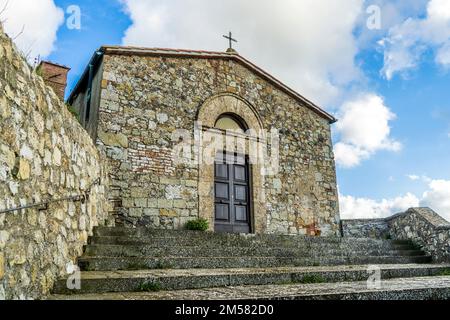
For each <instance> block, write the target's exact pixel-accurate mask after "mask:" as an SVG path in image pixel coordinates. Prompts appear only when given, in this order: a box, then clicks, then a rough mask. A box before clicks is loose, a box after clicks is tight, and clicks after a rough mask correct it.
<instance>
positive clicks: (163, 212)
mask: <svg viewBox="0 0 450 320" xmlns="http://www.w3.org/2000/svg"><path fill="white" fill-rule="evenodd" d="M159 215H160V216H161V217H165V218H175V217H177V216H178V215H177V212H176V211H175V210H171V209H160V210H159Z"/></svg>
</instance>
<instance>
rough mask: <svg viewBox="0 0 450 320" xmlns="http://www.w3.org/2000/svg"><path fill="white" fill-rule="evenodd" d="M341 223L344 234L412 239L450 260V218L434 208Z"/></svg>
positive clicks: (439, 258)
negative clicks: (442, 215) (440, 214)
mask: <svg viewBox="0 0 450 320" xmlns="http://www.w3.org/2000/svg"><path fill="white" fill-rule="evenodd" d="M341 223H342V224H341V226H342V233H343V236H344V237H356V238H366V237H370V238H378V239H380V238H381V239H386V238H392V239H396V240H411V241H412V242H414V243H415V244H416V245H418V246H420V247H421V248H422V249H423V250H424V251H425V252H426V253H428V254H429V255H431V256H432V257H433V261H434V262H450V222H448V221H447V220H445V219H444V218H442V217H441V216H439V215H438V214H437V213H436V212H434V211H433V210H431V209H430V208H411V209H409V210H407V211H406V212H403V213H399V214H396V215H394V216H391V217H389V218H386V219H373V220H362V219H361V220H342V222H341Z"/></svg>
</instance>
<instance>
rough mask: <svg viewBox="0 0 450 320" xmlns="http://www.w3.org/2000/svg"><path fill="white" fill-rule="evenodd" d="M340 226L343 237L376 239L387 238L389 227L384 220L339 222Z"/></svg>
mask: <svg viewBox="0 0 450 320" xmlns="http://www.w3.org/2000/svg"><path fill="white" fill-rule="evenodd" d="M341 225H342V232H343V236H344V237H348V238H376V239H386V238H388V237H389V225H388V223H387V222H386V220H385V219H367V220H364V219H355V220H341Z"/></svg>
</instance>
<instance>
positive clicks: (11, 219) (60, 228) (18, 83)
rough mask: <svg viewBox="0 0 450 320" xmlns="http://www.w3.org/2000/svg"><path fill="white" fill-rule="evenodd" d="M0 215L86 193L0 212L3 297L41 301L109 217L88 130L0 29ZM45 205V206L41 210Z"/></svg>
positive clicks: (103, 175) (97, 158) (102, 172)
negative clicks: (78, 199) (73, 199)
mask: <svg viewBox="0 0 450 320" xmlns="http://www.w3.org/2000/svg"><path fill="white" fill-rule="evenodd" d="M0 92H1V93H0V124H1V125H0V212H1V211H5V210H6V209H11V208H16V207H18V206H24V205H30V204H35V203H40V202H43V201H46V200H47V199H58V198H64V197H67V196H73V195H78V194H82V193H85V192H87V191H89V188H90V186H91V184H92V183H93V182H94V181H95V180H97V179H98V178H100V183H99V184H96V185H94V186H93V187H92V189H91V192H90V196H89V198H88V200H87V201H85V202H84V203H81V202H71V201H61V202H58V203H54V204H51V205H49V206H48V208H47V209H45V210H39V209H37V208H34V209H26V210H21V211H14V212H9V213H0V300H1V299H34V298H42V297H44V296H45V295H46V294H48V293H49V290H50V289H51V288H52V286H53V283H54V281H55V279H57V278H58V277H61V276H63V275H66V274H67V270H66V269H67V267H68V266H70V265H71V264H72V263H74V262H75V259H76V257H78V256H80V255H81V254H82V248H83V245H85V244H86V242H87V238H88V235H89V234H90V233H91V232H92V228H93V227H94V226H96V225H103V224H105V222H106V221H108V218H109V216H108V211H109V210H108V208H107V206H108V204H107V201H106V197H105V193H106V187H107V185H108V179H107V172H106V168H105V167H103V166H102V165H101V161H100V154H99V152H98V150H97V149H96V147H95V145H94V144H93V142H92V140H91V138H90V137H89V135H88V134H87V133H86V132H85V131H84V130H83V128H82V127H81V126H80V125H79V123H78V121H77V120H76V118H75V117H74V116H73V115H72V114H71V113H70V112H69V111H68V110H67V108H66V106H65V105H64V103H63V102H62V101H61V100H59V98H58V97H57V96H56V95H55V93H54V92H53V90H52V89H50V88H49V87H46V86H45V84H44V82H43V80H42V78H41V77H40V76H38V75H36V74H35V73H33V72H32V71H31V69H30V67H29V66H28V64H27V63H26V61H25V60H24V59H23V58H22V57H21V55H20V54H19V53H18V51H17V50H16V48H15V47H14V45H13V44H12V42H11V40H10V39H9V38H8V37H7V36H6V35H5V34H4V33H3V30H2V28H1V26H0ZM41 209H43V208H41Z"/></svg>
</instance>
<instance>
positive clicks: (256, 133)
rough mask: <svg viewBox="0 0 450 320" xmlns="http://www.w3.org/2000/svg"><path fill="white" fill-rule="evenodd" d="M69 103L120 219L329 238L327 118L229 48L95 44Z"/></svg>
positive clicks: (331, 183)
mask: <svg viewBox="0 0 450 320" xmlns="http://www.w3.org/2000/svg"><path fill="white" fill-rule="evenodd" d="M68 102H69V104H70V105H72V107H73V108H74V109H76V111H77V112H78V114H79V117H80V122H81V123H82V124H83V126H84V127H85V128H86V130H87V131H88V132H89V133H90V135H91V136H92V138H93V139H94V141H96V143H97V146H98V147H99V148H100V149H101V150H102V151H103V152H104V154H105V155H106V158H107V161H108V165H109V170H110V178H111V189H110V195H109V197H110V200H111V201H112V202H113V204H114V208H115V209H114V210H115V214H116V216H117V219H118V220H119V221H120V222H123V223H125V224H131V225H143V226H148V227H152V228H162V229H183V228H184V227H185V224H186V223H187V222H188V221H189V220H194V219H197V218H204V219H206V220H208V222H209V228H210V231H217V232H232V233H277V234H294V235H314V236H319V235H320V236H336V235H339V232H340V231H339V222H340V217H339V207H338V193H337V186H336V172H335V162H334V157H333V148H332V140H331V132H330V126H331V124H332V123H334V122H335V121H336V120H335V119H334V118H333V116H331V115H330V114H328V113H327V112H325V111H323V110H322V109H321V108H319V107H318V106H316V105H315V104H313V103H312V102H310V101H309V100H307V99H305V98H304V97H302V96H301V95H299V94H298V93H296V92H295V91H293V90H292V89H290V88H289V87H287V86H286V85H284V84H283V83H282V82H280V81H279V80H277V79H275V78H274V77H272V76H271V75H270V74H268V73H267V72H265V71H264V70H262V69H260V68H259V67H257V66H255V65H254V64H252V63H251V62H249V61H248V60H246V59H245V58H243V57H241V56H240V55H238V54H237V53H236V52H227V53H221V52H205V51H184V50H169V49H148V48H134V47H102V48H101V49H100V50H98V51H97V52H96V53H95V54H94V56H93V58H92V59H91V61H90V63H89V66H88V67H87V68H86V71H85V73H84V74H83V76H82V77H81V79H80V81H79V82H78V84H77V86H76V87H75V89H74V90H73V92H72V93H71V95H70V98H69V100H68Z"/></svg>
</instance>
